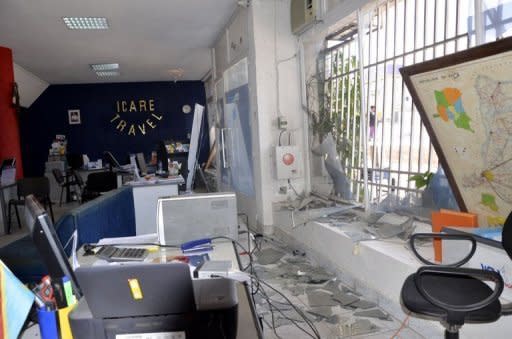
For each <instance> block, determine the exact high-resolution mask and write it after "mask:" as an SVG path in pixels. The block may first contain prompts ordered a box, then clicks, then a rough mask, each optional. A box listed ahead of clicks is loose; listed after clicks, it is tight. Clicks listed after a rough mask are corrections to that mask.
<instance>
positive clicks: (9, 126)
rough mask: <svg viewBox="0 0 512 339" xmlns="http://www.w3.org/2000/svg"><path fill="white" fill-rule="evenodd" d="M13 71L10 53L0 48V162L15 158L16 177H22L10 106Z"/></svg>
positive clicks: (18, 142) (16, 130)
mask: <svg viewBox="0 0 512 339" xmlns="http://www.w3.org/2000/svg"><path fill="white" fill-rule="evenodd" d="M13 83H14V70H13V63H12V51H11V50H10V49H9V48H5V47H1V46H0V160H1V159H4V158H12V157H15V158H16V177H17V178H20V177H22V176H23V166H22V163H21V147H20V132H19V126H18V118H17V116H16V111H15V110H14V107H13V106H12V85H13Z"/></svg>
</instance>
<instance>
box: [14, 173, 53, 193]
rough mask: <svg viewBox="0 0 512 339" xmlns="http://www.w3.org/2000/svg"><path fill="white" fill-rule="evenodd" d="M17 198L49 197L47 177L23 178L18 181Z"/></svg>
mask: <svg viewBox="0 0 512 339" xmlns="http://www.w3.org/2000/svg"><path fill="white" fill-rule="evenodd" d="M17 186H18V197H19V198H22V197H26V196H27V195H29V194H33V195H34V196H36V197H38V198H46V197H48V196H49V195H50V181H49V180H48V178H47V177H34V178H23V179H20V180H18V182H17Z"/></svg>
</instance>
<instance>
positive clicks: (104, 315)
mask: <svg viewBox="0 0 512 339" xmlns="http://www.w3.org/2000/svg"><path fill="white" fill-rule="evenodd" d="M75 275H76V277H77V280H78V283H79V284H80V287H81V289H82V292H83V294H84V298H82V299H81V300H79V301H78V304H77V305H76V307H75V308H74V309H73V310H72V311H71V312H70V314H69V322H70V326H71V330H72V332H73V337H74V338H76V339H81V338H84V339H85V338H87V339H90V338H98V339H102V338H124V339H129V338H139V337H143V338H162V339H164V338H165V339H185V338H187V339H189V338H236V334H237V321H238V294H237V286H236V282H235V281H233V280H229V279H224V278H210V279H192V277H191V272H190V268H189V266H188V265H186V264H183V263H168V264H141V263H137V264H134V263H130V264H126V265H103V266H91V267H83V268H82V267H81V268H78V269H77V270H76V271H75Z"/></svg>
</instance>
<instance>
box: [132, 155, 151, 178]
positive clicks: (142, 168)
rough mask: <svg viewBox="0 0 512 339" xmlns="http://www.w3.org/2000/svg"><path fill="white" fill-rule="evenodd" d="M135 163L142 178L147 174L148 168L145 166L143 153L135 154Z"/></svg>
mask: <svg viewBox="0 0 512 339" xmlns="http://www.w3.org/2000/svg"><path fill="white" fill-rule="evenodd" d="M135 161H136V162H137V167H138V168H139V172H140V175H142V176H144V175H146V174H148V166H147V165H146V159H144V153H137V154H136V155H135Z"/></svg>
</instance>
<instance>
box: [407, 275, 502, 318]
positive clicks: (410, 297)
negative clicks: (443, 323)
mask: <svg viewBox="0 0 512 339" xmlns="http://www.w3.org/2000/svg"><path fill="white" fill-rule="evenodd" d="M414 276H415V274H411V275H410V276H409V277H408V278H407V279H406V281H405V282H404V285H403V287H402V293H401V294H402V302H403V304H404V306H405V307H406V308H407V309H409V310H411V311H413V312H415V313H418V314H422V315H427V316H432V317H436V318H443V319H445V317H446V311H445V310H443V309H442V308H440V307H438V306H435V305H433V304H432V303H430V302H429V301H428V300H426V299H425V298H424V297H423V295H422V294H421V293H420V292H419V290H418V288H417V286H416V282H415V280H414ZM422 284H423V286H424V288H425V290H426V291H427V292H428V293H429V294H430V295H431V296H432V297H434V298H436V299H438V300H443V301H444V302H445V303H448V304H452V305H457V306H460V305H467V304H473V303H476V302H479V301H482V300H484V299H485V298H487V297H489V296H490V295H491V294H492V292H493V291H492V289H491V288H490V287H489V286H488V285H487V284H485V283H484V282H482V281H481V280H479V279H475V278H472V277H469V276H466V277H461V276H460V275H459V276H449V275H448V276H447V275H441V274H430V273H427V274H425V275H424V277H423V278H422ZM500 315H501V304H500V302H499V300H498V299H497V300H495V301H494V302H492V303H491V304H489V305H488V306H487V307H484V308H481V309H478V310H475V311H471V312H467V313H466V315H465V321H467V322H473V323H479V322H493V321H496V320H498V318H499V317H500Z"/></svg>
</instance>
